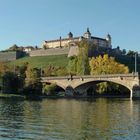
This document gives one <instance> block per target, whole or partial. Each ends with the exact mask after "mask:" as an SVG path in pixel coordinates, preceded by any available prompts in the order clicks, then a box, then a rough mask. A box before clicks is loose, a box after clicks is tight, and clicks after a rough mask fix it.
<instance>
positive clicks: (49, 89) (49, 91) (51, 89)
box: [43, 84, 57, 95]
mask: <svg viewBox="0 0 140 140" xmlns="http://www.w3.org/2000/svg"><path fill="white" fill-rule="evenodd" d="M56 88H57V85H56V84H50V85H45V86H44V88H43V92H44V94H46V95H56V92H55V90H56Z"/></svg>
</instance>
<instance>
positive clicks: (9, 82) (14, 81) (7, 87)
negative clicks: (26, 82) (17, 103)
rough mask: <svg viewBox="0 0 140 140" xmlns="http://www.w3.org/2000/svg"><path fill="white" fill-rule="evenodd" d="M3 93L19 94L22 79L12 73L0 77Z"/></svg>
mask: <svg viewBox="0 0 140 140" xmlns="http://www.w3.org/2000/svg"><path fill="white" fill-rule="evenodd" d="M2 82H3V87H2V90H3V92H4V93H20V92H21V90H22V79H21V78H20V77H19V76H18V75H17V74H15V73H13V72H6V73H5V74H4V75H3V77H2Z"/></svg>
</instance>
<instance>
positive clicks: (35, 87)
mask: <svg viewBox="0 0 140 140" xmlns="http://www.w3.org/2000/svg"><path fill="white" fill-rule="evenodd" d="M25 73H26V79H25V88H24V91H25V92H26V93H27V94H28V93H29V94H41V93H42V84H41V82H40V76H41V71H40V69H37V68H30V67H29V66H28V67H27V70H26V72H25Z"/></svg>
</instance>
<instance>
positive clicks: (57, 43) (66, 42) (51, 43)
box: [43, 28, 112, 49]
mask: <svg viewBox="0 0 140 140" xmlns="http://www.w3.org/2000/svg"><path fill="white" fill-rule="evenodd" d="M81 39H87V40H88V41H90V42H91V43H93V44H95V45H96V46H97V47H104V48H112V44H111V36H110V35H109V34H107V36H106V37H105V38H99V37H94V36H92V35H91V33H90V31H89V28H87V31H86V32H85V33H84V34H83V36H78V37H74V36H73V34H72V33H71V32H69V33H68V37H67V38H61V37H60V38H59V39H56V40H47V41H44V42H43V48H44V49H49V48H63V47H69V46H75V42H79V41H80V40H81Z"/></svg>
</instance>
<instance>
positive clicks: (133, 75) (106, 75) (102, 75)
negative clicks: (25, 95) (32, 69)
mask: <svg viewBox="0 0 140 140" xmlns="http://www.w3.org/2000/svg"><path fill="white" fill-rule="evenodd" d="M116 77H139V75H138V73H128V74H101V75H83V76H71V75H70V76H60V77H41V79H42V80H63V79H68V80H69V79H71V80H72V79H79V78H116Z"/></svg>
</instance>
